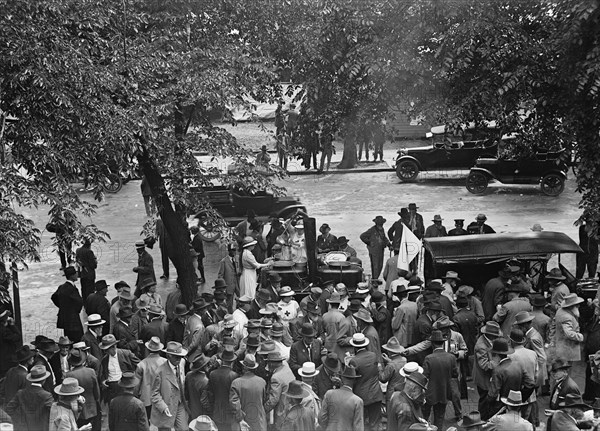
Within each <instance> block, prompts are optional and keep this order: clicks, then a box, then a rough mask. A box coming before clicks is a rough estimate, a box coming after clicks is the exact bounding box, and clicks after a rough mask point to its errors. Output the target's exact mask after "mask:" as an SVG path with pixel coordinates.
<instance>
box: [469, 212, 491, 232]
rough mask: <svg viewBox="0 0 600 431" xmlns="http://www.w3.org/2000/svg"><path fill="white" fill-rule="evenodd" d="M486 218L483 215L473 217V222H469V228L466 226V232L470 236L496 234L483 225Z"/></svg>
mask: <svg viewBox="0 0 600 431" xmlns="http://www.w3.org/2000/svg"><path fill="white" fill-rule="evenodd" d="M486 220H487V217H486V216H485V214H477V217H475V221H474V222H471V223H470V224H469V226H467V232H468V233H469V234H470V235H472V234H484V233H496V231H495V230H494V229H492V228H491V227H490V226H488V225H487V224H485V222H486Z"/></svg>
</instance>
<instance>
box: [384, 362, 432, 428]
mask: <svg viewBox="0 0 600 431" xmlns="http://www.w3.org/2000/svg"><path fill="white" fill-rule="evenodd" d="M415 365H416V364H415ZM427 385H428V380H427V377H425V376H424V375H423V374H421V373H420V372H418V371H415V372H412V373H410V374H407V375H406V383H405V385H404V388H403V389H402V390H401V391H396V392H394V394H393V395H392V398H391V400H390V405H389V406H387V415H388V430H390V431H391V430H398V431H400V430H408V429H409V428H410V426H411V425H414V424H418V423H423V421H424V420H425V419H424V418H423V413H422V411H421V406H422V405H423V402H424V401H425V391H426V390H427Z"/></svg>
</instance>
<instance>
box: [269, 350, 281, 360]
mask: <svg viewBox="0 0 600 431" xmlns="http://www.w3.org/2000/svg"><path fill="white" fill-rule="evenodd" d="M284 359H285V358H284V357H283V356H281V352H280V351H279V350H277V351H275V352H269V354H268V355H267V362H283V360H284Z"/></svg>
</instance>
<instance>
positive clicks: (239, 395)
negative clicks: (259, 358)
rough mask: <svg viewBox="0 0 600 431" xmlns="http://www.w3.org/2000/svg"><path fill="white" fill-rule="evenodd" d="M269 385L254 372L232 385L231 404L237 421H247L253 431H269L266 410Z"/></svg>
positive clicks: (248, 373)
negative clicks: (265, 400)
mask: <svg viewBox="0 0 600 431" xmlns="http://www.w3.org/2000/svg"><path fill="white" fill-rule="evenodd" d="M266 387H267V384H266V383H265V381H264V380H263V379H262V377H258V376H257V375H255V374H254V373H252V372H247V373H246V374H244V375H243V376H241V377H238V378H237V379H235V380H234V381H233V382H232V383H231V389H230V390H229V402H230V403H231V406H232V407H233V410H234V412H235V420H236V421H237V422H240V421H242V420H244V421H246V422H247V423H248V425H250V430H251V431H266V430H267V415H266V413H265V408H264V399H265V398H266Z"/></svg>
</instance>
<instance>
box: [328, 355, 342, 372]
mask: <svg viewBox="0 0 600 431" xmlns="http://www.w3.org/2000/svg"><path fill="white" fill-rule="evenodd" d="M323 366H324V367H325V368H327V369H328V370H329V371H330V372H332V373H334V374H337V373H339V372H340V370H341V368H342V365H341V364H340V361H339V359H338V355H337V353H335V352H329V353H327V356H326V357H325V360H324V361H323Z"/></svg>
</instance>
